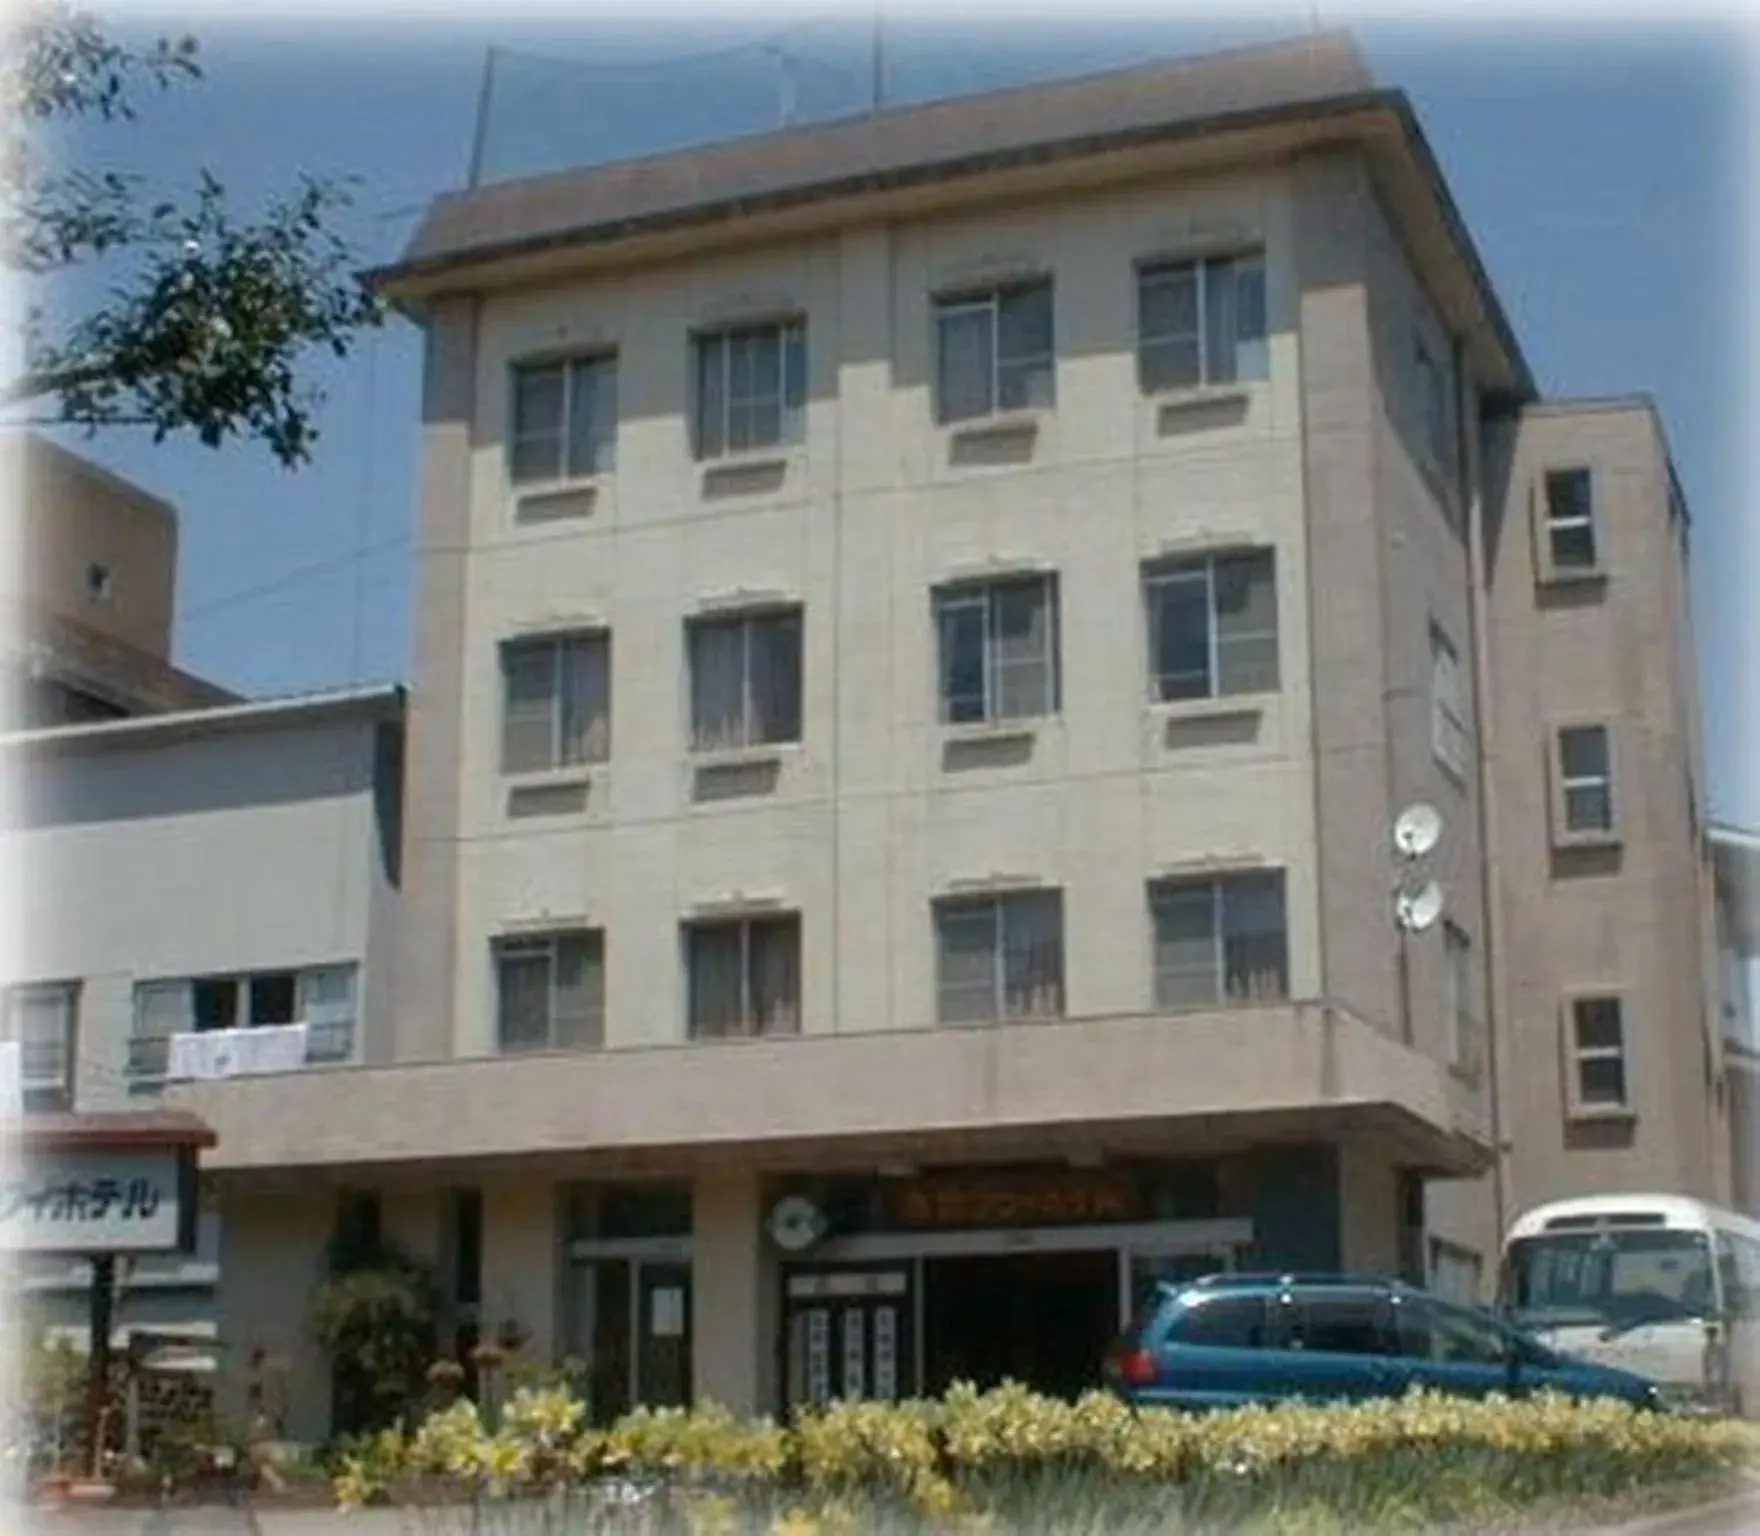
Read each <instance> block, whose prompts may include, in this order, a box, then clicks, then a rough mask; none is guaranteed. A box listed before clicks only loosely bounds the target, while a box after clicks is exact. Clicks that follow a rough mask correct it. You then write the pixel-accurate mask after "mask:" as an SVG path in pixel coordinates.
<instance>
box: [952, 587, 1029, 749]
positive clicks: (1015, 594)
mask: <svg viewBox="0 0 1760 1536" xmlns="http://www.w3.org/2000/svg"><path fill="white" fill-rule="evenodd" d="M934 608H935V629H936V635H937V639H938V645H939V651H940V695H941V719H942V720H943V721H944V722H945V723H947V724H949V725H963V724H976V723H982V722H984V721H1005V720H1025V719H1033V718H1036V717H1040V716H1045V715H1054V714H1056V713H1057V708H1058V670H1059V669H1058V623H1057V578H1056V577H1055V576H1051V575H1032V576H1020V577H1008V578H1005V579H1001V580H996V581H984V582H966V583H960V584H958V585H954V586H947V587H942V588H940V589H938V590H937V591H936V593H935V595H934Z"/></svg>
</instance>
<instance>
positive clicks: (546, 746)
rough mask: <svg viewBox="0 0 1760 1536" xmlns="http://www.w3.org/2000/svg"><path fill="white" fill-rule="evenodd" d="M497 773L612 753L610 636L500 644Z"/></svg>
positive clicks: (560, 765) (582, 761)
mask: <svg viewBox="0 0 1760 1536" xmlns="http://www.w3.org/2000/svg"><path fill="white" fill-rule="evenodd" d="M501 680H502V717H501V771H502V772H503V773H508V774H518V773H541V772H544V771H545V770H547V769H554V768H568V767H573V766H575V765H578V764H585V763H602V762H604V761H605V760H606V759H607V758H609V757H610V755H611V637H610V635H608V634H604V633H595V634H574V635H547V636H544V637H542V638H538V639H531V640H509V641H507V642H505V643H504V644H503V645H502V647H501Z"/></svg>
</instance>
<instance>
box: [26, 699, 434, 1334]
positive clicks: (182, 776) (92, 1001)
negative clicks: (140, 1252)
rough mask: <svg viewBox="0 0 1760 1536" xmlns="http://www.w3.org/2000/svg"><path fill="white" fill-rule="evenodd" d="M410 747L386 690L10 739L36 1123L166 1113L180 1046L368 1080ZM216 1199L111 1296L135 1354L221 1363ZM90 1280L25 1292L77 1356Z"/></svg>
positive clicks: (56, 1264) (75, 1267)
mask: <svg viewBox="0 0 1760 1536" xmlns="http://www.w3.org/2000/svg"><path fill="white" fill-rule="evenodd" d="M401 730H402V693H401V691H400V690H397V689H375V690H365V691H360V692H357V693H350V694H341V695H314V696H310V697H307V698H302V699H294V700H273V701H268V702H262V703H252V704H245V705H234V706H228V707H216V708H210V709H204V710H201V711H196V712H193V713H180V714H160V715H154V716H149V717H145V718H140V719H130V720H119V721H112V722H103V723H94V724H86V725H77V726H65V727H61V728H57V729H51V730H43V731H35V732H27V733H22V734H14V735H10V736H6V737H0V758H3V760H4V765H5V772H6V774H7V777H8V780H9V782H10V783H11V784H12V785H13V803H12V805H11V807H10V811H9V819H8V825H7V827H6V829H5V833H4V850H5V858H6V860H7V862H8V866H9V867H11V868H14V869H24V870H28V871H29V879H28V880H27V881H26V882H24V884H23V885H22V886H20V887H19V898H18V899H19V900H20V903H21V906H20V910H19V921H18V926H19V930H20V932H19V935H18V938H19V940H20V951H19V957H18V958H16V959H15V960H14V961H13V963H11V964H9V965H8V967H7V977H6V985H5V988H4V997H3V1002H4V1019H3V1024H4V1034H3V1036H0V1038H5V1039H7V1040H15V1041H17V1042H18V1043H19V1046H20V1057H21V1070H22V1088H23V1093H24V1101H25V1111H26V1114H27V1115H29V1114H31V1113H34V1112H39V1111H68V1110H73V1111H78V1112H85V1111H116V1110H131V1109H132V1110H142V1109H152V1108H156V1107H158V1106H159V1104H160V1103H161V1101H162V1098H163V1092H164V1086H165V1083H166V1081H167V1077H168V1075H169V1072H170V1070H171V1066H172V1062H171V1042H172V1037H173V1036H175V1035H178V1034H193V1033H197V1032H203V1031H211V1030H226V1029H236V1028H243V1027H248V1026H252V1025H274V1024H281V1025H291V1024H294V1023H305V1024H306V1026H307V1032H308V1033H307V1040H306V1047H305V1059H306V1060H307V1061H308V1062H309V1063H311V1064H312V1066H313V1067H315V1066H316V1065H318V1064H325V1065H335V1064H338V1063H348V1062H353V1061H357V1060H360V1059H362V1057H363V1056H364V1054H365V1044H364V1038H363V1036H364V1031H362V1030H361V1029H360V1028H359V1027H358V1026H359V1021H360V1020H362V1019H364V1018H366V1017H367V1016H368V1015H369V1014H370V1013H378V1014H385V1013H387V1012H388V1011H389V1010H390V1007H391V988H392V976H391V968H390V966H389V965H388V964H386V963H383V962H381V961H380V960H379V959H378V957H380V956H388V955H389V953H390V951H391V949H392V947H393V943H394V938H393V934H394V923H395V908H396V901H397V889H398V883H399V879H400V871H399V868H398V842H399V829H398V816H399V814H400V803H401V791H402V787H401V782H400V772H401V770H400V766H399V757H400V752H401V746H400V742H401ZM208 1195H209V1198H208V1202H207V1207H206V1208H205V1210H204V1212H203V1215H202V1219H201V1221H200V1223H199V1230H198V1241H197V1246H196V1251H195V1252H194V1253H192V1254H187V1255H174V1256H167V1257H164V1258H159V1257H152V1258H141V1259H139V1260H137V1261H135V1263H134V1264H133V1266H132V1267H131V1268H130V1269H129V1271H128V1272H127V1273H126V1274H125V1275H123V1276H122V1277H121V1287H120V1299H119V1303H118V1307H117V1313H116V1320H117V1327H118V1329H119V1330H120V1331H121V1333H123V1334H124V1335H126V1334H127V1333H129V1332H130V1331H131V1330H134V1329H145V1330H148V1331H152V1332H155V1333H157V1332H164V1333H169V1334H173V1335H182V1336H185V1337H189V1338H192V1339H195V1340H211V1339H215V1338H217V1337H218V1338H219V1342H220V1343H221V1344H223V1345H224V1344H227V1343H229V1342H230V1341H229V1340H226V1339H225V1338H224V1337H221V1336H220V1335H219V1330H218V1326H217V1318H216V1285H217V1280H218V1275H219V1269H220V1265H221V1264H222V1262H223V1261H224V1260H225V1257H226V1253H227V1250H228V1248H229V1247H230V1245H231V1238H230V1235H229V1234H228V1232H227V1230H226V1223H225V1221H224V1220H223V1218H222V1215H221V1212H220V1208H219V1199H218V1195H217V1193H216V1192H214V1191H209V1192H208ZM86 1268H87V1266H86V1265H85V1264H83V1263H67V1262H63V1261H50V1260H48V1259H37V1260H35V1261H31V1262H27V1264H26V1266H25V1268H24V1269H23V1270H22V1272H21V1277H20V1278H21V1282H22V1284H23V1286H24V1289H25V1292H26V1294H27V1296H28V1297H29V1298H30V1301H29V1305H32V1306H34V1307H35V1308H36V1309H38V1310H39V1311H40V1312H41V1313H42V1315H43V1317H44V1319H45V1320H46V1322H47V1323H48V1325H49V1326H51V1327H53V1328H54V1329H56V1330H57V1331H59V1332H61V1333H63V1334H65V1335H67V1336H70V1337H72V1338H75V1339H81V1340H83V1338H84V1335H85V1328H86V1319H87V1315H88V1314H87V1305H86V1285H87V1276H86V1273H85V1271H86ZM222 1358H223V1359H224V1358H225V1357H224V1356H223V1357H222Z"/></svg>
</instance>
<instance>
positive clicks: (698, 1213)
mask: <svg viewBox="0 0 1760 1536" xmlns="http://www.w3.org/2000/svg"><path fill="white" fill-rule="evenodd" d="M693 1214H694V1225H695V1235H694V1237H693V1240H692V1241H693V1254H694V1262H693V1264H692V1273H691V1298H692V1300H691V1308H692V1313H691V1333H692V1360H691V1370H692V1376H693V1378H694V1380H693V1387H694V1395H695V1397H696V1400H697V1401H698V1402H699V1403H708V1402H714V1403H719V1404H720V1405H721V1406H722V1407H724V1408H729V1409H731V1410H732V1411H733V1412H735V1413H746V1414H753V1413H768V1412H771V1411H773V1409H774V1407H775V1401H776V1368H775V1356H776V1266H775V1263H774V1260H773V1259H772V1258H771V1256H770V1254H769V1253H768V1252H767V1251H766V1249H765V1244H764V1236H763V1232H762V1230H761V1224H762V1221H763V1208H762V1192H761V1188H760V1180H759V1177H758V1175H757V1174H756V1173H755V1172H748V1171H744V1170H741V1171H737V1172H726V1173H715V1174H709V1175H707V1176H705V1177H703V1178H701V1179H699V1180H698V1181H697V1186H696V1194H695V1209H694V1213H693Z"/></svg>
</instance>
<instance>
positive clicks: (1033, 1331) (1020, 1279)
mask: <svg viewBox="0 0 1760 1536" xmlns="http://www.w3.org/2000/svg"><path fill="white" fill-rule="evenodd" d="M1117 1332H1118V1254H1117V1253H1116V1252H1115V1251H1109V1250H1088V1251H1086V1252H1083V1251H1075V1252H1068V1251H1066V1252H1061V1253H1058V1252H1051V1253H1018V1254H1015V1253H1011V1254H961V1255H958V1256H949V1257H947V1258H932V1259H927V1260H925V1261H924V1265H923V1374H924V1377H925V1378H926V1379H925V1382H924V1386H925V1387H926V1389H927V1390H928V1392H929V1393H930V1394H932V1395H935V1396H939V1395H940V1394H941V1393H943V1392H945V1391H946V1390H947V1389H948V1387H950V1386H952V1385H953V1383H954V1382H956V1381H969V1382H972V1383H973V1384H974V1385H976V1386H977V1387H978V1388H979V1389H980V1390H985V1389H988V1388H990V1387H995V1386H999V1385H1000V1384H1001V1383H1002V1382H1004V1381H1017V1382H1020V1383H1021V1384H1023V1385H1025V1386H1028V1387H1031V1388H1032V1389H1033V1390H1034V1391H1036V1392H1042V1393H1044V1394H1046V1395H1047V1396H1050V1397H1062V1398H1075V1397H1078V1396H1080V1395H1081V1394H1082V1393H1083V1392H1085V1391H1087V1390H1088V1389H1089V1388H1091V1387H1097V1386H1098V1385H1099V1384H1100V1362H1101V1357H1102V1356H1103V1355H1104V1353H1105V1351H1106V1346H1107V1344H1108V1343H1109V1342H1110V1341H1111V1340H1112V1338H1113V1337H1114V1335H1116V1334H1117Z"/></svg>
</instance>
